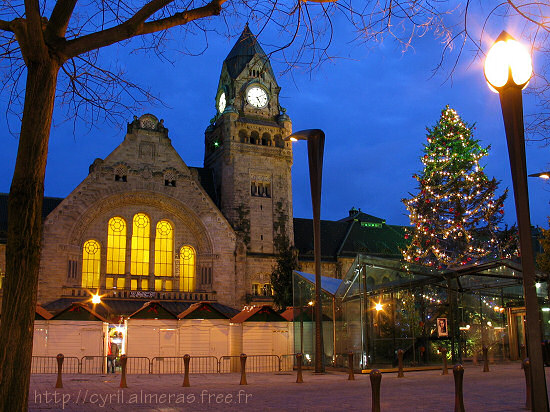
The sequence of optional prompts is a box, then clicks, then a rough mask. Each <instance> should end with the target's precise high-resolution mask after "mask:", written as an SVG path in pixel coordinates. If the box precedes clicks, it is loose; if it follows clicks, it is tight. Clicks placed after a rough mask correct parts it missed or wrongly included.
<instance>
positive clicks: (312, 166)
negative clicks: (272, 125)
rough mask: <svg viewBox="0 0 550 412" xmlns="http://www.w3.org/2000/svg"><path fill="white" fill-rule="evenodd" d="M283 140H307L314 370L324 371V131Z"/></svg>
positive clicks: (304, 133)
mask: <svg viewBox="0 0 550 412" xmlns="http://www.w3.org/2000/svg"><path fill="white" fill-rule="evenodd" d="M285 140H291V141H297V140H307V157H308V162H309V183H310V186H311V204H312V207H313V254H314V259H315V372H316V373H323V372H324V371H325V366H324V361H323V360H324V356H323V329H322V321H321V319H322V304H321V182H322V176H323V151H324V147H325V133H324V132H323V131H322V130H320V129H308V130H301V131H299V132H296V133H293V134H291V135H290V136H288V137H287V138H286V139H285Z"/></svg>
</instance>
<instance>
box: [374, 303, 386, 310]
mask: <svg viewBox="0 0 550 412" xmlns="http://www.w3.org/2000/svg"><path fill="white" fill-rule="evenodd" d="M374 308H375V309H376V311H377V312H380V311H381V310H382V309H383V308H384V305H382V304H381V303H380V302H378V303H377V304H376V305H374Z"/></svg>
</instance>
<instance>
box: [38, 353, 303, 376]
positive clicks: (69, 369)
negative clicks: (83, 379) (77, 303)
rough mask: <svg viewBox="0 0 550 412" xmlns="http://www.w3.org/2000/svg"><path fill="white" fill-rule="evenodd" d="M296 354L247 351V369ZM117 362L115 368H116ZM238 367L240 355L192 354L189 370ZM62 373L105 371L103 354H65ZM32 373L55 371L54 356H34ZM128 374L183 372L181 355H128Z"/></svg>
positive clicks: (283, 364)
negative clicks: (77, 355)
mask: <svg viewBox="0 0 550 412" xmlns="http://www.w3.org/2000/svg"><path fill="white" fill-rule="evenodd" d="M294 363H295V355H294V354H290V355H281V356H277V355H248V356H247V361H246V372H249V373H254V372H279V371H290V370H292V369H293V368H294ZM118 366H119V365H118V363H117V369H118ZM240 371H241V360H240V356H222V357H220V358H219V359H218V358H217V357H215V356H191V359H190V362H189V372H190V373H230V372H240ZM63 372H64V373H81V374H92V375H103V374H106V373H107V357H106V356H83V357H82V358H80V359H78V358H77V357H71V356H69V357H65V358H64V362H63ZM31 373H37V374H38V373H44V374H46V373H57V358H56V357H55V356H33V357H32V370H31ZM126 373H127V374H142V375H143V374H183V373H184V363H183V356H181V357H180V356H164V357H154V358H152V359H149V358H147V357H140V356H128V357H127V363H126Z"/></svg>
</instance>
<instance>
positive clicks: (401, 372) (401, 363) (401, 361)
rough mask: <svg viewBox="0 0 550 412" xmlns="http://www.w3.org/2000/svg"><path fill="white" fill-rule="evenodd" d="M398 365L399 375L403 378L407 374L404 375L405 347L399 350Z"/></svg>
mask: <svg viewBox="0 0 550 412" xmlns="http://www.w3.org/2000/svg"><path fill="white" fill-rule="evenodd" d="M397 367H398V371H397V377H398V378H402V377H403V376H405V375H403V349H399V350H398V351H397Z"/></svg>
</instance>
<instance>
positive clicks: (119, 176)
mask: <svg viewBox="0 0 550 412" xmlns="http://www.w3.org/2000/svg"><path fill="white" fill-rule="evenodd" d="M114 174H115V182H127V181H128V178H127V176H128V169H127V168H126V166H123V165H119V166H117V167H115V170H114Z"/></svg>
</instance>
